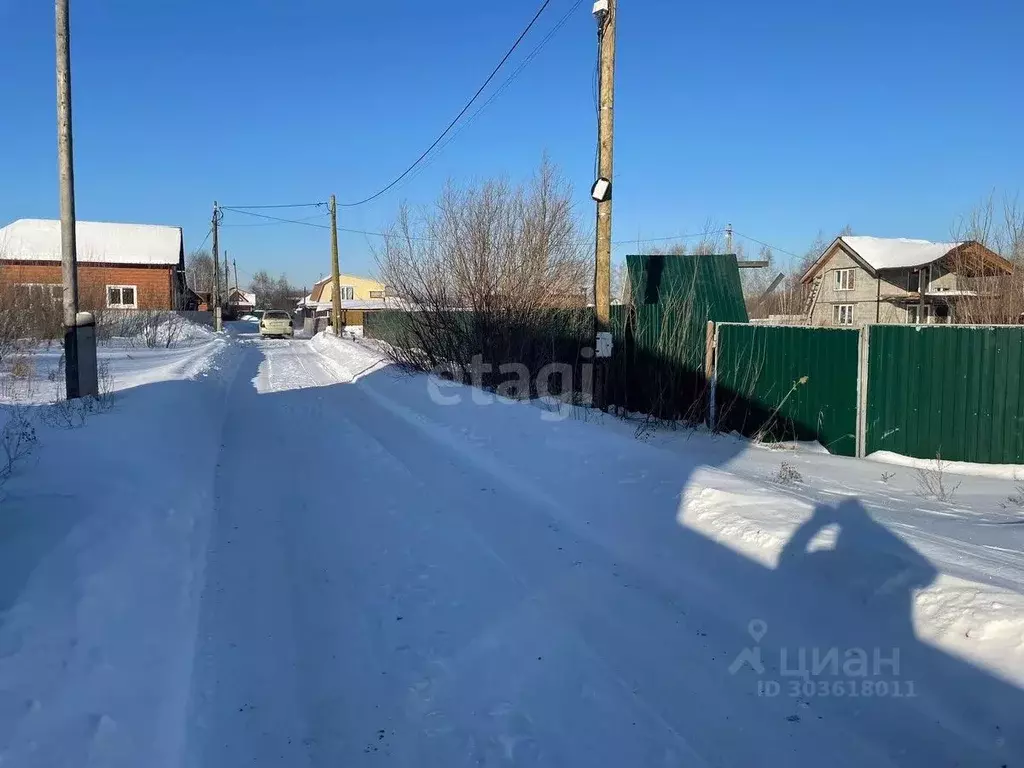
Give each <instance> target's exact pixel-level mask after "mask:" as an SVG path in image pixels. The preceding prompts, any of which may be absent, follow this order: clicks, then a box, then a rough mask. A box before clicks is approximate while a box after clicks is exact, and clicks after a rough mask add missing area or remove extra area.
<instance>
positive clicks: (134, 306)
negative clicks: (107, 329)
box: [104, 285, 139, 309]
mask: <svg viewBox="0 0 1024 768" xmlns="http://www.w3.org/2000/svg"><path fill="white" fill-rule="evenodd" d="M111 288H116V289H117V290H118V291H122V292H123V291H124V289H125V288H131V289H132V296H133V297H135V301H133V302H132V303H131V304H124V303H119V304H111V303H110V289H111ZM104 295H105V296H106V299H107V309H138V308H139V287H138V286H137V285H108V286H106V287H105V289H104ZM119 296H120V298H122V299H123V298H124V296H123V295H122V294H119Z"/></svg>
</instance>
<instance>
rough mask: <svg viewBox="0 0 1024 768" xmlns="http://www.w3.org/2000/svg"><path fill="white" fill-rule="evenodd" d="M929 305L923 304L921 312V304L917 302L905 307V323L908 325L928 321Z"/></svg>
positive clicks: (929, 314)
mask: <svg viewBox="0 0 1024 768" xmlns="http://www.w3.org/2000/svg"><path fill="white" fill-rule="evenodd" d="M931 309H932V308H931V307H930V306H929V305H927V304H925V305H924V312H921V311H920V310H921V306H920V305H919V304H911V305H910V306H908V307H907V323H909V324H910V325H922V324H924V323H927V322H928V318H929V317H930V316H931Z"/></svg>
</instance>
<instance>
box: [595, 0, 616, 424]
mask: <svg viewBox="0 0 1024 768" xmlns="http://www.w3.org/2000/svg"><path fill="white" fill-rule="evenodd" d="M617 6H618V1H617V0H598V2H596V3H594V18H595V19H596V20H597V39H598V48H599V49H600V68H599V71H600V105H599V106H600V109H599V114H600V117H599V119H598V127H597V143H598V156H599V159H598V179H597V181H596V182H595V183H594V187H593V189H592V190H591V197H593V198H594V200H595V201H596V202H597V248H596V251H597V252H596V259H595V265H594V266H595V269H594V326H595V327H594V330H595V348H596V349H595V352H596V354H595V363H596V365H595V371H594V374H595V376H594V405H596V406H597V407H598V408H602V409H603V408H605V407H606V406H607V404H608V358H610V357H611V354H612V349H611V346H612V340H611V269H612V150H613V146H614V107H615V27H616V21H617V20H616V11H617Z"/></svg>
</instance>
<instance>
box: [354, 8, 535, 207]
mask: <svg viewBox="0 0 1024 768" xmlns="http://www.w3.org/2000/svg"><path fill="white" fill-rule="evenodd" d="M550 4H551V0H544V2H543V3H542V4H541V6H540V8H539V9H538V11H537V13H535V14H534V16H533V18H532V19H531V20H530V23H529V24H527V25H526V29H524V30H523V31H522V32H521V33H520V35H519V37H518V38H516V41H515V42H514V43H513V44H512V47H511V48H509V49H508V52H507V53H506V54H505V55H504V56H503V57H502V59H501V61H499V62H498V66H496V67H495V68H494V69H493V70H492V71H491V74H490V75H488V76H487V79H486V80H484V83H483V85H481V86H480V87H479V88H478V89H477V92H476V93H474V94H473V97H472V98H471V99H470V100H469V101H467V102H466V106H464V107H463V108H462V110H461V111H460V112H459V114H457V115H456V116H455V119H454V120H452V121H451V122H450V123H448V126H447V127H446V128H445V129H444V130H443V131H442V132H441V135H440V136H438V137H437V138H436V139H434V143H433V144H431V145H430V146H429V147H427V149H426V150H425V151H424V152H423V154H421V155H420V156H419V157H418V158H416V161H415V162H414V163H413V164H412V165H410V166H409V167H408V168H406V169H405V170H404V171H402V173H401V174H400V175H399V176H398V177H397V178H395V179H394V181H392V182H391V183H390V184H388V185H387V186H386V187H384V188H383V189H381V190H380V191H379V192H377V193H375V194H373V195H370V196H369V197H367V198H364V199H362V200H359V201H358V202H355V203H341V207H342V208H354V207H356V206H357V205H364V204H366V203H368V202H370V201H371V200H376V199H377V198H378V197H380V196H381V195H383V194H384V193H385V192H387V191H388V190H390V189H391V188H392V187H394V186H395V185H396V184H397V183H398V182H400V181H401V180H402V179H404V178H405V177H406V176H408V175H409V173H410V172H411V171H412V170H413V169H414V168H415V167H416V166H417V165H419V164H420V163H421V162H422V161H423V159H424V158H425V157H426V156H427V155H429V154H430V153H431V151H433V149H434V147H436V146H437V145H438V144H440V143H441V140H442V139H443V138H444V137H445V136H447V135H448V132H449V131H451V129H452V128H454V127H455V124H456V123H457V122H459V120H461V119H462V116H463V115H465V114H466V112H468V111H469V108H470V107H471V106H473V104H474V103H475V102H476V100H477V99H478V98H479V97H480V94H481V93H483V92H484V89H485V88H486V87H487V86H488V85H490V82H491V80H493V79H494V76H495V75H497V74H498V71H499V70H500V69H501V68H502V67H503V66H504V65H505V62H506V61H508V59H509V57H510V56H511V55H512V54H513V52H515V50H516V49H517V48H518V47H519V44H520V43H521V42H522V41H523V38H525V37H526V35H527V33H529V31H530V30H531V29H533V25H534V24H536V23H537V19H539V18H540V15H541V14H542V13H544V9H546V8H547V7H548V5H550Z"/></svg>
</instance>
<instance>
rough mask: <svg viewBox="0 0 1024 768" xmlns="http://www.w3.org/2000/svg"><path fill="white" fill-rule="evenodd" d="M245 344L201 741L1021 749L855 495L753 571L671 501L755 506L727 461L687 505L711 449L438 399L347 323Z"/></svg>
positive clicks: (249, 750)
mask: <svg viewBox="0 0 1024 768" xmlns="http://www.w3.org/2000/svg"><path fill="white" fill-rule="evenodd" d="M239 343H240V344H241V345H242V346H243V347H244V355H243V357H242V359H241V361H240V363H239V371H238V374H237V375H236V376H235V377H234V384H233V386H232V390H231V392H230V395H229V397H228V398H227V401H226V402H227V404H228V405H227V413H226V414H225V417H224V422H223V431H222V435H223V437H222V446H221V449H220V451H219V460H218V464H217V468H216V479H215V495H214V498H215V510H214V514H213V516H212V524H211V530H210V533H209V542H208V546H207V558H206V572H205V589H204V593H203V599H202V604H201V610H200V616H199V626H198V645H197V648H196V659H195V665H194V672H193V678H192V696H191V701H192V703H191V707H190V712H189V715H188V723H189V728H188V733H187V738H186V744H187V759H186V763H187V764H188V765H195V766H218V768H220V767H222V766H236V765H237V766H242V765H247V766H248V765H289V766H303V765H308V766H328V765H331V766H333V765H346V766H353V765H378V764H379V765H407V766H439V767H442V766H443V767H444V768H451V767H453V766H478V765H522V766H527V765H544V766H588V767H590V766H701V765H709V766H727V765H728V766H748V765H779V766H783V765H804V764H807V765H812V764H813V765H820V764H828V765H835V766H839V765H842V766H869V765H870V766H886V765H921V766H940V765H949V766H953V765H1004V764H1013V765H1016V764H1019V762H1020V760H1021V758H1022V756H1024V751H1022V738H1024V733H1022V730H1024V729H1022V727H1021V726H1022V718H1024V715H1022V714H1021V713H1022V712H1024V695H1022V693H1021V691H1020V690H1019V688H1017V687H1016V686H1014V685H1011V684H1009V683H1007V682H1003V681H1002V680H1001V679H999V678H998V677H996V676H995V675H994V674H992V673H990V672H987V671H982V670H981V669H980V668H978V667H977V666H975V665H973V664H970V663H968V662H967V661H965V660H962V659H959V658H956V657H954V656H953V655H951V654H949V653H946V652H944V651H942V650H941V649H937V648H934V647H932V646H930V645H928V644H926V643H924V642H922V641H921V640H920V639H918V638H917V637H916V636H915V632H914V628H913V625H912V616H911V613H912V601H913V590H916V589H920V588H923V587H925V586H927V585H929V584H930V583H932V582H933V581H934V579H935V578H936V575H937V571H936V567H935V566H933V565H932V564H931V562H930V561H929V560H927V559H926V558H925V557H923V556H922V555H920V554H918V553H917V552H916V551H915V550H914V549H913V548H912V547H910V546H909V545H907V544H906V543H905V542H904V541H903V540H902V539H899V538H897V537H896V536H895V535H894V534H892V533H891V532H889V531H888V530H887V529H886V528H885V527H884V526H882V525H879V524H877V523H875V522H874V521H873V520H872V518H871V517H870V516H869V515H868V514H867V513H866V512H865V510H864V508H863V506H862V505H860V503H859V502H857V501H855V500H846V501H840V500H837V501H836V503H835V504H834V505H821V506H820V507H819V508H816V509H814V510H813V514H811V515H810V519H809V520H808V522H807V524H806V525H804V526H802V527H801V528H800V530H799V531H798V532H797V533H796V534H795V535H794V536H793V537H792V539H791V540H790V542H789V544H787V545H786V547H785V548H784V550H783V551H782V552H781V554H780V555H779V557H778V558H777V562H776V564H775V566H774V567H766V565H765V564H764V563H762V562H758V561H757V559H756V558H749V557H744V556H743V555H741V554H739V553H737V552H736V551H735V550H733V549H730V548H729V547H727V546H723V545H722V544H721V543H718V542H715V541H713V540H712V538H710V537H709V536H707V535H705V534H704V533H701V532H700V531H698V530H695V529H693V528H691V527H689V526H688V525H687V524H686V522H687V520H686V518H687V511H686V510H687V508H690V509H691V510H696V514H697V516H698V517H699V516H700V514H701V511H702V510H705V509H706V507H707V506H708V505H709V504H713V503H714V502H715V500H718V501H720V500H721V498H722V496H721V495H722V494H726V495H728V494H730V493H732V494H734V495H733V497H732V498H733V499H734V500H735V502H736V504H737V505H738V507H739V506H742V505H743V504H747V505H749V504H750V503H751V501H750V499H751V496H750V493H749V490H750V487H749V484H747V485H744V483H743V481H739V480H735V481H733V480H729V479H728V478H727V477H726V476H725V473H721V474H722V475H723V478H719V479H720V480H721V481H722V482H721V483H720V484H719V485H720V486H721V487H720V488H719V489H717V490H713V491H708V490H706V487H705V486H703V485H702V489H701V490H700V491H699V493H698V494H697V498H696V500H695V501H694V500H691V501H690V502H686V498H687V494H688V493H689V492H690V490H692V489H690V490H688V488H689V486H691V484H692V483H693V481H694V478H695V477H696V476H698V475H699V474H700V473H705V474H706V473H707V472H708V469H707V467H706V466H705V465H706V464H707V463H724V462H723V457H722V456H718V457H714V458H711V457H704V456H690V457H689V458H688V459H683V458H681V456H680V454H679V453H677V452H671V451H665V450H662V449H660V448H657V447H654V446H648V445H645V444H644V443H643V442H641V441H637V440H635V439H632V438H630V437H627V436H623V435H622V434H621V433H619V432H616V431H614V430H609V429H607V428H604V427H601V426H596V425H593V424H587V423H582V422H580V421H577V420H572V419H570V420H566V421H551V420H549V419H545V418H542V417H543V416H544V413H543V412H542V411H540V410H538V409H536V408H532V407H530V406H525V405H509V404H502V403H492V404H483V403H475V402H473V393H471V392H470V391H469V390H461V389H455V390H454V391H455V392H456V393H460V392H461V397H460V399H461V402H460V403H457V404H451V405H448V406H439V405H437V403H436V402H435V400H436V397H434V398H432V397H431V391H430V386H428V384H427V380H426V379H425V378H423V377H415V378H412V377H407V376H400V375H396V374H395V372H394V371H393V369H383V370H381V369H379V368H375V367H374V363H375V361H376V357H375V355H374V354H373V353H372V351H370V350H368V349H367V348H366V347H364V346H360V345H358V344H355V343H351V342H344V343H341V342H336V341H335V340H330V339H323V338H318V339H315V340H313V341H304V340H296V341H294V342H283V341H260V340H257V339H255V338H245V337H242V338H240V339H239ZM353 379H357V380H356V381H355V382H353ZM435 394H436V393H435ZM444 394H445V395H449V396H450V395H451V391H446V392H445V393H444ZM737 450H739V449H737ZM711 471H712V472H715V471H716V470H711ZM729 477H731V476H729ZM704 479H706V477H705V478H704ZM731 482H732V483H734V485H733V486H730V483H731ZM745 492H746V493H745ZM773 493H775V492H773V491H769V490H767V489H764V496H763V498H765V499H767V501H766V502H765V503H767V504H768V505H769V506H770V502H771V498H772V494H773ZM709 494H710V495H709ZM782 498H783V499H785V497H782ZM776 499H777V494H776ZM795 503H796V502H794V504H795ZM702 505H703V506H702ZM825 528H831V529H832V533H833V536H832V542H831V544H830V545H829V546H828V547H827V548H822V547H821V545H820V544H819V545H818V546H814V545H813V541H814V540H815V539H816V538H817V537H818V534H820V533H821V530H822V529H825ZM837 530H838V536H836V535H835V532H836V531H837ZM825 538H828V537H827V536H825ZM833 652H834V654H835V655H834V656H830V655H829V654H830V653H833ZM744 653H745V654H746V655H744ZM861 654H863V657H862V656H861ZM833 661H835V662H836V663H835V665H834V666H833V663H832V662H833ZM794 672H797V673H801V672H802V674H793V673H794ZM812 672H813V674H812ZM862 673H864V674H862Z"/></svg>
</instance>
